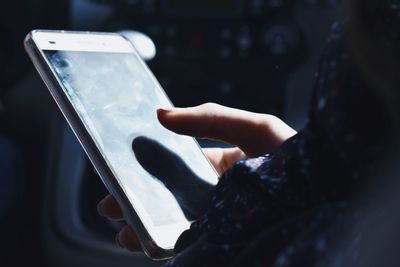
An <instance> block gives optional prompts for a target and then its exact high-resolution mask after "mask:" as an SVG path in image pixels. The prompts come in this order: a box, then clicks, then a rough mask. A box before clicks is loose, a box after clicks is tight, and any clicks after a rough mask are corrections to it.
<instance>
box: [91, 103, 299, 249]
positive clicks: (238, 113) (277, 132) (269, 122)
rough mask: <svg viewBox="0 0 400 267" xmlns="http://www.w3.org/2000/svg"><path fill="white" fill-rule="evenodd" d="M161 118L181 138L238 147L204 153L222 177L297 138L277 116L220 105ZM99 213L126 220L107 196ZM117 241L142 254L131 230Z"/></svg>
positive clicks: (171, 112) (125, 230)
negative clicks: (248, 159) (241, 162)
mask: <svg viewBox="0 0 400 267" xmlns="http://www.w3.org/2000/svg"><path fill="white" fill-rule="evenodd" d="M157 115H158V119H159V121H160V123H161V124H162V125H163V126H164V127H166V128H167V129H169V130H171V131H174V132H176V133H178V134H184V135H190V136H194V137H198V138H208V139H213V140H219V141H223V142H226V143H230V144H233V145H235V147H233V148H224V149H222V148H209V149H204V153H205V154H206V156H207V157H208V158H209V160H210V162H211V163H212V164H213V165H214V167H215V169H216V170H217V171H218V173H219V174H220V175H221V174H222V173H224V172H225V171H226V170H227V169H228V168H229V167H230V166H231V165H232V164H233V163H235V162H236V161H238V160H240V159H243V158H245V157H256V156H260V155H264V154H267V153H270V152H272V151H273V150H275V149H276V148H277V147H279V146H280V145H281V144H282V143H283V142H284V141H285V140H287V139H288V138H290V137H291V136H293V135H295V134H296V132H295V131H294V130H293V129H291V128H290V127H289V126H287V125H286V124H285V123H284V122H282V121H281V120H280V119H278V118H277V117H275V116H271V115H266V114H258V113H252V112H247V111H242V110H237V109H232V108H227V107H223V106H220V105H217V104H204V105H200V106H197V107H191V108H174V109H171V110H164V109H160V110H158V111H157ZM142 141H143V140H142ZM134 146H135V142H133V149H134V150H135V148H134ZM153 155H154V154H153ZM142 164H143V162H142ZM172 178H173V177H172ZM177 179H178V177H175V180H177ZM171 188H172V187H171ZM170 190H171V189H170ZM206 191H207V190H206ZM203 192H204V191H203ZM181 206H182V205H181ZM98 211H99V213H100V214H101V215H103V216H105V217H107V218H109V219H111V220H122V219H123V215H122V212H121V209H120V208H119V206H118V204H117V203H116V201H115V199H114V198H113V197H112V196H111V195H108V196H106V197H105V198H104V199H103V200H102V201H101V202H100V203H99V205H98ZM116 241H117V243H118V244H120V246H122V247H125V248H127V249H129V250H131V251H138V250H140V243H139V241H138V238H137V236H136V234H135V232H134V231H133V230H132V229H131V228H130V227H129V226H125V227H123V228H122V230H121V231H120V232H119V234H118V235H117V236H116Z"/></svg>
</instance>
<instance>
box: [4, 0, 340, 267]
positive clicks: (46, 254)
mask: <svg viewBox="0 0 400 267" xmlns="http://www.w3.org/2000/svg"><path fill="white" fill-rule="evenodd" d="M1 6H2V7H1V9H0V13H1V16H0V33H1V35H0V136H1V137H0V160H1V161H0V188H2V189H1V190H0V203H2V206H0V207H1V209H0V226H1V229H0V237H1V240H2V242H1V250H0V253H1V255H0V256H1V257H0V264H3V263H11V264H12V266H22V264H29V266H102V265H104V266H132V265H133V264H136V265H137V266H139V265H143V266H150V265H158V263H153V262H151V261H149V260H148V259H146V257H145V256H143V255H141V254H129V253H127V252H125V251H123V250H121V249H119V248H118V247H117V246H116V245H115V244H114V235H115V233H116V231H117V229H118V227H119V225H118V223H112V222H107V221H106V220H104V219H103V218H100V217H99V216H98V215H97V213H96V203H97V201H98V200H99V199H101V198H102V197H103V196H104V195H105V194H106V191H105V189H104V187H103V185H102V184H101V182H100V179H99V178H98V177H96V175H95V174H94V172H93V169H92V166H91V165H90V164H89V163H88V160H87V158H86V156H85V154H84V153H83V151H82V149H81V147H80V145H79V144H78V143H77V141H76V139H75V137H74V136H73V134H72V133H71V131H70V130H69V127H68V126H67V125H66V123H65V122H64V119H63V118H62V117H61V115H60V112H59V111H58V109H57V108H56V107H55V105H54V103H53V100H52V99H51V97H50V95H49V93H48V92H47V89H46V87H45V86H44V84H43V82H42V81H41V79H40V77H39V76H38V74H37V73H36V71H35V70H34V69H33V67H32V64H31V62H30V61H29V60H28V57H27V55H26V54H25V52H24V51H23V39H24V37H25V35H26V34H27V33H28V32H29V31H30V30H32V29H38V28H39V29H65V30H92V31H119V30H126V29H132V30H137V31H141V32H143V33H145V34H146V35H148V36H149V37H150V38H151V39H152V40H153V41H154V43H155V45H156V49H157V54H156V57H155V58H154V59H152V60H151V61H149V62H148V64H149V66H150V68H151V69H152V71H153V72H154V73H155V76H156V77H157V78H158V79H159V81H160V83H161V84H162V86H163V87H164V89H165V90H166V92H167V94H168V95H169V96H170V97H171V99H172V101H173V102H174V104H175V105H177V106H191V105H196V104H201V103H204V102H210V101H211V102H217V103H220V104H224V105H228V106H232V107H237V108H242V109H247V110H251V111H257V112H265V113H271V114H275V115H278V116H279V117H281V118H282V119H284V120H285V121H286V122H288V123H289V124H290V125H291V126H292V127H294V128H296V129H299V128H301V127H302V125H303V124H304V123H305V118H306V113H307V105H308V102H309V98H310V93H311V90H312V84H313V77H314V72H315V70H316V67H317V64H318V58H319V55H320V53H321V50H322V48H323V44H324V41H325V39H326V37H327V35H328V33H329V29H330V24H331V23H332V21H333V20H335V18H336V17H337V15H338V7H337V3H336V1H333V0H331V1H329V0H252V1H250V0H248V1H239V0H238V1H227V0H221V1H217V0H214V1H199V0H185V1H183V0H170V1H167V0H164V1H162V0H147V1H146V0H99V1H91V0H71V1H67V0H59V1H54V0H53V1H50V0H22V1H3V2H2V3H1ZM201 143H202V145H204V146H209V145H213V144H212V143H208V142H204V141H203V142H201ZM136 265H135V266H136Z"/></svg>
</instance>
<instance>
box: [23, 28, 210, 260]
mask: <svg viewBox="0 0 400 267" xmlns="http://www.w3.org/2000/svg"><path fill="white" fill-rule="evenodd" d="M40 33H45V34H48V35H49V36H50V37H52V38H51V39H53V40H55V41H56V42H58V37H59V36H63V37H62V38H64V40H65V37H66V36H67V35H68V34H69V35H70V36H72V35H74V36H76V35H79V36H85V38H88V39H90V38H91V36H97V37H100V39H101V36H104V37H106V38H105V39H107V40H108V41H107V42H109V40H113V39H114V38H115V37H118V39H121V37H122V38H123V40H125V42H126V45H128V47H125V48H126V51H128V52H127V53H134V54H136V56H137V57H138V58H139V59H140V57H139V56H138V54H137V51H136V50H135V48H134V47H133V45H132V44H131V43H130V42H129V41H128V40H126V39H125V38H124V37H123V36H121V35H119V34H116V33H98V32H72V31H48V30H34V31H32V32H30V33H29V34H28V35H27V37H26V39H25V49H26V51H27V52H28V54H29V56H30V58H31V60H32V61H33V63H34V65H35V67H36V69H37V70H38V72H39V74H40V76H41V77H42V79H43V80H44V82H45V83H46V85H47V87H48V89H49V91H50V93H51V95H52V96H53V98H54V99H55V101H56V103H57V105H58V106H59V108H60V110H61V112H62V113H63V115H64V117H65V118H66V120H67V122H68V123H69V125H70V127H71V128H72V130H73V132H74V134H75V135H76V137H77V138H78V140H79V142H80V143H81V145H82V147H83V149H84V150H85V152H86V154H87V155H88V157H89V159H90V161H91V162H92V164H93V165H94V167H95V169H96V171H97V172H98V174H99V176H100V178H101V180H102V181H103V183H104V184H105V186H106V187H107V189H108V191H109V192H110V193H111V194H112V195H113V196H114V197H115V198H116V200H117V202H118V203H119V205H120V206H121V208H122V210H123V213H124V217H125V219H126V220H127V223H128V224H129V225H131V226H132V227H133V228H134V229H135V231H136V232H137V234H138V237H139V239H140V241H141V244H142V247H143V250H144V252H145V253H146V254H147V255H148V256H149V257H150V258H151V259H154V260H162V259H167V258H170V257H171V256H172V255H173V245H174V244H171V246H170V247H162V246H161V245H159V244H158V243H157V242H156V241H155V240H154V239H153V237H152V235H157V236H162V235H163V233H167V232H169V231H171V230H174V229H176V228H177V227H179V226H181V224H170V225H167V226H158V227H157V226H156V227H154V226H153V227H151V229H148V227H146V226H145V225H144V224H143V222H142V220H141V219H140V217H139V215H138V214H137V212H136V211H135V208H134V206H133V205H134V204H132V203H131V201H130V200H129V199H128V197H127V196H126V194H125V192H124V190H123V188H122V187H121V185H120V184H119V182H118V179H117V178H116V177H115V176H114V174H113V172H112V170H111V169H110V168H109V167H108V164H107V162H106V160H105V159H104V157H103V156H102V154H101V152H100V150H99V149H98V147H97V145H96V143H95V142H94V140H93V139H92V137H91V135H90V133H89V132H88V131H87V129H86V127H85V125H84V124H83V122H82V121H81V119H80V116H79V115H78V113H77V112H76V111H75V109H74V107H73V106H72V104H71V103H70V101H69V99H68V97H67V96H66V95H65V93H64V89H63V85H62V83H61V81H60V80H59V79H58V77H57V75H56V74H55V73H54V70H53V69H52V68H51V66H50V63H49V62H48V60H47V59H46V56H45V55H44V53H43V50H48V48H46V47H44V46H43V45H42V46H41V45H40V44H38V43H37V42H36V41H35V35H37V34H40ZM67 39H68V38H67ZM54 47H56V46H54ZM115 48H116V46H113V48H112V49H115ZM99 49H100V50H101V49H102V48H99ZM104 49H105V50H104V52H107V51H108V50H107V48H104ZM50 50H56V49H50ZM61 50H68V49H61ZM72 50H75V51H85V50H83V49H82V48H79V46H76V47H74V48H73V49H72ZM109 52H112V51H109ZM114 52H121V51H120V50H118V51H114ZM140 62H141V63H142V65H143V68H144V69H145V70H146V71H147V72H148V73H149V74H150V76H151V78H152V79H153V81H154V82H155V83H156V84H157V85H158V87H159V89H160V90H161V92H162V93H163V94H164V96H165V97H166V99H167V100H168V102H169V103H170V105H171V107H172V106H173V105H172V103H171V101H170V100H169V98H168V97H167V95H166V93H165V91H164V90H163V89H162V88H161V86H160V85H159V84H158V81H157V80H156V78H155V77H154V75H153V74H152V72H151V71H150V70H149V68H148V67H147V65H146V64H145V63H144V62H143V61H142V60H141V59H140ZM196 143H197V142H196ZM197 145H198V143H197ZM198 147H199V151H200V153H202V151H201V149H200V146H199V145H198ZM203 156H204V157H205V155H204V154H203ZM210 167H211V168H213V167H212V165H211V163H210ZM213 170H214V172H215V173H216V176H218V174H217V172H216V171H215V169H214V168H213ZM150 232H151V233H150Z"/></svg>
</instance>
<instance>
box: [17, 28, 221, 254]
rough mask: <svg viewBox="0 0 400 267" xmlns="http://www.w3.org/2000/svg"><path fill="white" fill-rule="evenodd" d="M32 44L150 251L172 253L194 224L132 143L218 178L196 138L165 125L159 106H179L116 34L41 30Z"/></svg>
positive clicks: (30, 38) (46, 78)
mask: <svg viewBox="0 0 400 267" xmlns="http://www.w3.org/2000/svg"><path fill="white" fill-rule="evenodd" d="M25 49H26V51H27V52H28V54H29V56H30V58H31V60H32V61H33V63H34V65H35V67H36V69H37V70H38V72H39V73H40V75H41V77H42V79H43V80H44V82H45V83H46V85H47V87H48V89H49V91H50V93H51V95H52V96H53V98H54V100H55V101H56V103H57V105H58V107H59V108H60V110H61V112H62V113H63V115H64V117H65V118H66V120H67V121H68V123H69V125H70V126H71V128H72V130H73V131H74V133H75V135H76V137H77V138H78V139H79V141H80V143H81V145H82V147H83V148H84V150H85V152H86V154H87V155H88V157H89V159H90V161H91V162H92V164H93V165H94V167H95V169H96V171H97V172H98V174H99V176H100V178H101V179H102V181H103V183H104V184H105V186H106V187H107V189H108V190H109V192H110V193H111V194H112V195H113V196H114V197H115V199H116V200H117V202H118V204H119V205H120V206H121V208H122V210H123V214H124V218H125V219H126V221H127V223H128V224H129V225H130V226H131V227H133V229H134V230H135V231H136V233H137V235H138V237H139V239H140V242H141V244H142V248H143V250H144V252H145V253H146V254H147V255H148V256H149V257H150V258H151V259H154V260H161V259H167V258H170V257H172V255H173V247H174V245H175V242H176V241H177V239H178V237H179V235H180V234H181V233H182V232H183V231H184V230H186V229H188V228H189V225H190V222H189V221H188V219H187V218H186V217H185V215H184V213H183V211H182V209H181V207H180V206H179V204H178V202H177V199H176V198H175V197H174V195H173V194H172V193H171V192H170V191H169V190H168V189H167V188H166V187H165V186H164V184H163V183H161V182H160V181H159V180H158V179H156V177H153V176H152V175H151V174H149V173H148V172H147V171H146V170H145V169H144V168H143V167H142V166H141V165H140V164H139V163H138V161H137V160H136V158H135V154H134V153H133V151H132V146H131V144H132V141H133V140H134V139H135V137H137V136H146V137H148V138H151V139H154V140H156V141H158V142H159V143H160V144H163V145H164V146H166V147H167V148H168V149H170V150H171V151H173V152H175V153H176V154H177V155H178V156H179V157H180V158H181V159H182V160H183V161H184V162H185V163H186V164H187V166H189V167H190V168H191V169H192V170H193V171H194V172H195V173H196V174H197V175H198V176H199V177H202V178H203V179H204V180H205V181H207V182H209V183H210V184H216V183H217V181H218V175H217V173H216V171H215V170H214V168H213V167H212V165H211V164H210V162H209V161H208V159H207V158H206V157H205V155H204V154H203V153H202V151H201V148H200V146H199V144H198V143H197V142H196V140H195V139H194V138H191V137H187V136H181V135H177V134H175V133H173V132H171V131H168V130H167V129H165V128H164V127H163V126H162V125H161V124H160V123H159V122H158V120H157V115H156V110H157V109H158V108H170V107H172V104H171V102H170V100H169V99H168V97H167V95H166V94H165V92H164V91H163V89H162V88H161V86H160V84H159V83H158V82H157V80H156V79H155V77H154V75H153V74H152V73H151V71H150V70H149V68H148V67H147V66H146V64H145V63H144V62H143V60H142V59H141V58H140V57H139V55H138V53H137V51H136V50H135V48H134V46H133V45H132V43H130V42H129V41H128V40H127V39H125V38H124V37H123V36H121V35H119V34H116V33H96V32H67V31H48V30H34V31H32V32H30V33H29V34H28V35H27V37H26V39H25ZM154 160H157V155H154Z"/></svg>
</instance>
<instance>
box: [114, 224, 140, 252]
mask: <svg viewBox="0 0 400 267" xmlns="http://www.w3.org/2000/svg"><path fill="white" fill-rule="evenodd" d="M115 240H116V242H117V244H118V245H119V246H120V247H122V248H126V249H128V250H130V251H133V252H136V251H140V250H141V245H140V242H139V238H138V237H137V235H136V233H135V232H134V231H133V229H132V228H131V227H130V226H128V225H126V226H124V227H123V228H122V230H121V231H120V232H119V233H118V234H117V235H116V237H115Z"/></svg>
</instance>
